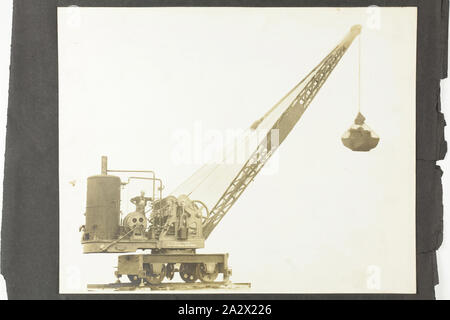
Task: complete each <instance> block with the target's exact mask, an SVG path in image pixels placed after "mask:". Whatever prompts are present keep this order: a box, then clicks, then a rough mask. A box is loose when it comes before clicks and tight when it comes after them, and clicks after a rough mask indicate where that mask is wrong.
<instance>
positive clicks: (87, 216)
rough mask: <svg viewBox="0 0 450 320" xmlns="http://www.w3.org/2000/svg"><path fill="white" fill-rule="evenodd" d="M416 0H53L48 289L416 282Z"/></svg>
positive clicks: (252, 289) (403, 285)
mask: <svg viewBox="0 0 450 320" xmlns="http://www.w3.org/2000/svg"><path fill="white" fill-rule="evenodd" d="M417 14H418V13H417V8H415V7H376V6H373V7H347V8H332V7H323V8H237V7H227V8H225V7H215V8H212V7H210V8H206V7H189V8H188V7H171V8H169V7H153V8H106V7H103V8H96V7H89V8H88V7H84V8H82V7H61V8H58V78H59V80H58V81H59V89H58V90H59V111H58V117H59V225H60V233H59V292H60V293H92V294H95V293H104V292H108V293H128V292H130V293H142V294H146V293H160V294H164V293H173V292H177V293H184V292H188V293H208V294H209V293H211V294H214V293H310V294H314V293H412V294H413V293H416V267H415V266H416V265H415V261H416V247H415V237H416V234H415V230H416V229H415V228H416V225H415V221H416V220H415V219H416V216H415V212H416V206H415V205H416V183H415V182H416V181H415V170H416V160H415V157H416V144H415V143H416V127H415V125H416V38H417V33H416V30H417Z"/></svg>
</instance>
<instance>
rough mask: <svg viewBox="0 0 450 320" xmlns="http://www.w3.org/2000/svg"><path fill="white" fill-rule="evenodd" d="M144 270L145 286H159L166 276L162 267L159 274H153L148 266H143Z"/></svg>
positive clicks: (164, 267) (164, 268)
mask: <svg viewBox="0 0 450 320" xmlns="http://www.w3.org/2000/svg"><path fill="white" fill-rule="evenodd" d="M144 270H145V271H146V274H147V275H146V276H145V278H144V281H145V282H146V283H147V284H160V283H161V282H162V281H163V280H164V277H165V276H166V266H165V265H163V266H162V268H161V272H160V273H159V274H156V273H153V270H152V267H151V266H150V265H149V264H144Z"/></svg>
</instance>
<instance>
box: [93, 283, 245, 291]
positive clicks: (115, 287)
mask: <svg viewBox="0 0 450 320" xmlns="http://www.w3.org/2000/svg"><path fill="white" fill-rule="evenodd" d="M250 288H251V284H250V283H232V282H225V281H217V282H210V283H205V282H195V283H184V282H165V283H164V282H163V283H160V284H156V285H153V284H145V285H136V284H133V283H131V282H122V283H107V284H88V285H87V289H88V291H106V290H108V291H111V290H112V291H184V290H205V289H230V290H244V289H250Z"/></svg>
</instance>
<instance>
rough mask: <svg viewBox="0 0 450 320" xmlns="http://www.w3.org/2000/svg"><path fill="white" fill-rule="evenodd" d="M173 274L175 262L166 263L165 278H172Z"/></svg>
mask: <svg viewBox="0 0 450 320" xmlns="http://www.w3.org/2000/svg"><path fill="white" fill-rule="evenodd" d="M174 275H175V264H174V263H168V264H167V265H166V278H167V279H169V280H172V279H173V276H174Z"/></svg>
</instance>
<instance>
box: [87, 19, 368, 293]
mask: <svg viewBox="0 0 450 320" xmlns="http://www.w3.org/2000/svg"><path fill="white" fill-rule="evenodd" d="M360 32H361V26H360V25H355V26H353V27H352V28H351V29H350V31H349V32H348V34H347V35H346V36H345V37H344V39H343V40H342V41H341V42H340V43H339V44H338V45H337V46H336V47H335V48H334V49H333V50H332V51H331V52H330V53H329V54H328V55H327V56H326V57H325V58H324V59H323V60H322V61H321V62H320V63H319V64H318V65H317V66H316V67H315V68H314V69H313V70H312V71H311V72H310V73H309V74H308V75H307V76H306V77H305V78H304V79H303V80H302V81H301V82H300V83H299V84H298V85H297V86H296V87H294V88H293V89H292V90H291V91H290V92H289V93H288V94H287V95H286V96H285V97H284V98H283V99H282V101H284V102H286V101H287V102H288V104H287V107H286V108H285V109H284V110H282V112H281V113H280V115H279V116H277V117H276V118H275V119H274V122H273V124H272V126H271V127H270V126H269V128H270V130H268V132H267V135H266V136H265V137H264V138H263V139H262V141H261V142H260V143H259V144H258V145H257V148H256V150H254V152H253V153H252V154H251V155H250V157H249V158H248V160H247V161H246V162H245V163H244V165H243V166H242V168H241V169H240V170H239V171H238V173H237V174H236V175H235V176H234V178H233V179H232V180H231V182H230V183H229V185H228V187H226V189H225V191H224V192H223V194H222V195H221V196H220V198H219V200H218V201H217V202H216V203H215V205H214V206H213V207H212V208H211V209H210V210H208V208H207V207H206V205H205V204H204V203H203V202H202V201H201V200H192V199H190V198H189V196H187V195H180V196H178V197H176V196H173V195H170V196H167V197H163V196H162V182H161V180H160V179H159V178H157V177H156V176H155V173H154V172H153V171H132V170H110V169H108V167H107V159H106V157H103V158H102V172H101V175H97V176H92V177H89V178H88V181H87V205H86V213H85V215H86V224H85V225H84V226H83V227H82V230H83V236H82V244H83V252H84V253H134V254H124V255H119V257H118V267H117V271H116V277H117V278H118V279H120V277H121V276H122V275H126V276H128V278H129V280H130V281H131V282H132V283H133V284H136V285H137V284H140V285H143V284H145V283H147V284H150V285H156V284H159V283H161V282H162V281H163V280H164V279H165V278H167V279H169V280H172V279H173V277H174V274H175V273H176V272H179V275H180V277H181V278H182V279H183V280H184V281H185V282H187V283H193V282H195V281H197V280H200V281H202V282H208V283H209V282H214V281H215V280H216V278H217V276H218V274H219V273H222V274H223V279H224V281H228V279H229V276H230V275H231V269H230V268H229V267H228V263H227V260H228V254H197V253H196V249H199V248H203V247H204V242H205V240H206V239H207V238H208V237H209V235H210V234H211V233H212V231H213V230H214V228H216V227H217V225H218V224H219V222H220V221H221V220H222V219H223V217H224V216H225V215H226V214H227V213H228V211H229V210H230V209H231V207H232V206H233V204H234V203H235V202H236V201H237V200H238V199H239V197H240V196H241V195H242V193H243V192H244V190H245V189H246V188H247V186H248V185H249V184H250V183H251V182H252V181H253V180H254V178H255V177H256V176H257V174H258V173H259V172H260V170H261V169H262V167H263V166H264V165H265V164H266V163H267V161H268V160H269V158H270V157H271V155H272V154H273V153H274V152H275V151H276V150H277V148H278V146H279V145H280V144H281V143H282V142H283V141H284V140H285V138H286V137H287V135H288V134H289V133H290V132H291V131H292V129H293V128H294V126H295V125H296V123H297V122H298V120H299V119H300V118H301V116H302V115H303V113H304V112H305V110H306V109H307V108H308V106H309V105H310V103H311V102H312V100H313V99H314V97H315V96H316V94H317V93H318V91H319V90H320V88H321V87H322V86H323V84H324V83H325V81H326V80H327V78H328V77H329V75H330V74H331V72H332V71H333V69H334V68H335V67H336V65H337V64H338V62H339V61H340V59H341V58H342V56H343V55H344V53H345V52H346V51H347V49H348V48H349V47H350V45H351V44H352V42H353V40H354V39H355V38H356V37H357V36H358V35H359V34H360ZM279 107H280V106H279V104H277V105H275V106H274V107H273V108H272V109H271V110H269V112H267V113H266V114H265V115H264V116H263V117H262V118H260V119H259V120H257V121H256V122H255V123H253V125H252V126H251V129H252V130H255V129H257V128H258V127H259V126H260V125H261V124H262V123H263V122H264V121H265V119H267V118H268V117H269V116H271V115H273V112H274V110H275V109H276V108H279ZM273 132H277V133H278V140H277V141H273V140H274V139H272V133H273ZM110 173H127V174H133V175H138V176H130V177H128V180H127V181H125V182H123V181H122V180H121V178H120V177H118V176H116V175H111V174H110ZM134 179H145V180H148V181H150V182H151V183H152V186H153V193H152V196H151V197H146V196H145V194H144V193H142V194H141V195H140V196H137V197H135V198H133V199H132V202H133V204H135V205H136V210H135V211H134V212H131V213H129V214H127V215H126V217H125V218H123V219H121V212H120V188H121V186H124V185H126V184H128V183H129V182H130V181H131V180H134ZM157 185H158V186H159V187H157ZM147 203H149V204H150V207H151V209H150V210H149V212H150V213H149V212H147V211H146V208H147ZM139 249H141V250H147V249H149V250H151V253H149V254H136V251H137V250H139Z"/></svg>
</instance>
